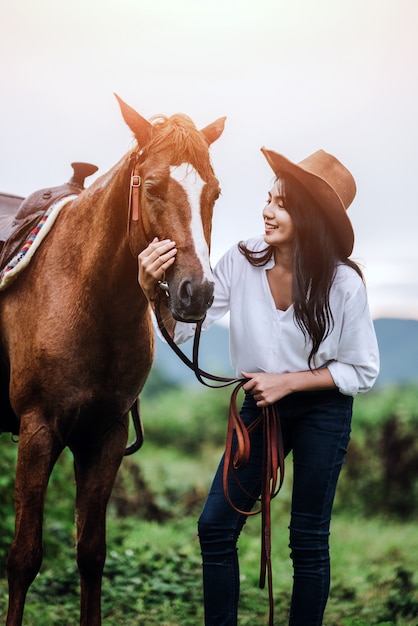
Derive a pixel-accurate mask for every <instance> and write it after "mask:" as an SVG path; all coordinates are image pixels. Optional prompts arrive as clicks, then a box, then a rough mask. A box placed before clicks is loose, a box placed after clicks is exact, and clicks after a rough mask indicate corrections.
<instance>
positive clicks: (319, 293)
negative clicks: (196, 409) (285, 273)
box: [238, 174, 363, 368]
mask: <svg viewBox="0 0 418 626" xmlns="http://www.w3.org/2000/svg"><path fill="white" fill-rule="evenodd" d="M279 180H280V183H281V195H282V196H283V201H284V205H285V208H286V211H287V212H288V213H289V215H290V217H291V218H292V221H293V225H294V228H295V239H294V247H293V282H292V300H293V308H294V315H295V319H296V322H297V324H298V325H299V327H300V328H301V330H302V332H303V334H304V335H305V337H306V336H307V335H308V336H309V337H310V339H311V341H312V349H311V352H310V354H309V359H308V364H309V367H310V368H311V367H312V364H313V363H314V362H315V355H316V353H317V352H318V350H319V346H320V345H321V343H322V341H323V340H324V339H325V338H326V337H327V335H328V334H329V333H330V332H331V330H332V327H333V324H334V319H333V316H332V311H331V307H330V303H329V294H330V290H331V285H332V281H333V279H334V275H335V270H336V267H337V264H338V263H345V264H346V265H348V266H350V267H351V268H353V269H354V270H355V271H356V272H357V273H358V274H359V276H361V278H362V279H363V275H362V272H361V269H360V267H359V266H358V265H357V264H356V263H355V262H354V261H352V260H351V259H348V258H347V257H345V256H344V255H343V254H342V253H341V252H340V250H339V246H338V241H337V240H336V237H335V235H334V233H333V230H332V226H331V225H330V224H329V222H328V220H327V218H326V215H325V213H324V212H323V211H322V209H321V207H320V206H318V204H317V202H316V201H315V200H314V198H313V197H312V196H311V194H310V193H309V192H308V191H307V190H306V189H305V188H304V187H303V186H302V185H301V184H300V183H299V182H298V181H297V180H296V179H295V178H293V177H292V176H290V175H288V174H286V175H285V176H280V179H279ZM238 247H239V250H240V252H241V253H242V254H244V256H245V257H246V258H247V260H248V261H249V262H250V263H251V264H252V265H254V266H258V267H261V266H264V265H266V264H267V263H268V261H269V260H270V259H271V258H272V257H273V253H274V249H273V247H272V246H266V248H264V249H263V250H262V251H260V252H255V251H254V250H250V249H249V248H248V247H247V246H246V244H245V242H242V241H241V242H240V243H239V244H238Z"/></svg>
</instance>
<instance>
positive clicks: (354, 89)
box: [0, 0, 418, 319]
mask: <svg viewBox="0 0 418 626" xmlns="http://www.w3.org/2000/svg"><path fill="white" fill-rule="evenodd" d="M417 28H418V2H417V1H416V0H345V1H343V0H316V1H315V2H313V1H312V0H210V2H208V1H207V0H147V1H145V0H114V1H111V0H72V1H71V2H64V1H63V0H37V2H33V0H13V2H9V1H8V0H7V1H6V0H0V75H1V98H0V191H3V192H9V193H14V194H16V195H22V196H25V195H28V194H30V193H31V192H32V191H34V190H36V189H39V188H42V187H48V186H53V185H58V184H61V183H62V182H65V181H66V180H68V178H69V177H70V176H71V173H72V171H71V168H70V163H71V162H72V161H89V162H91V163H95V164H96V165H97V166H98V167H99V174H103V173H104V172H106V171H107V170H108V169H110V168H111V167H112V166H113V165H114V164H115V163H116V162H117V161H119V159H120V158H121V156H122V155H123V154H125V153H126V152H127V151H128V150H129V149H130V148H131V147H132V137H131V132H130V130H129V129H128V128H127V127H126V125H125V124H124V122H123V120H122V117H121V114H120V111H119V108H118V105H117V102H116V99H115V98H114V95H113V93H114V92H116V93H117V94H119V96H120V97H121V98H123V99H124V100H125V101H126V102H128V104H130V105H131V106H132V107H133V108H135V109H136V110H137V111H138V112H139V113H140V114H141V115H142V116H143V117H145V118H150V117H151V116H153V115H155V114H158V113H162V114H165V115H171V114H173V113H177V112H182V113H186V114H187V115H189V116H190V117H191V118H192V119H193V121H194V122H195V124H196V126H198V127H199V128H202V127H204V126H206V125H207V124H208V123H210V122H212V121H214V120H215V119H217V118H219V117H221V116H224V115H226V116H227V121H226V126H225V131H224V133H223V135H222V137H221V138H220V139H219V140H218V141H217V142H216V143H215V144H213V146H212V148H211V155H212V161H213V165H214V168H215V173H216V175H217V177H218V178H219V180H220V183H221V188H222V196H221V198H220V199H219V200H218V202H217V204H216V206H215V213H214V220H213V236H212V252H211V258H212V262H213V263H216V261H217V260H218V258H219V257H220V255H221V254H222V253H223V252H224V251H226V250H227V249H228V248H229V247H230V246H231V245H233V244H234V243H236V242H237V241H239V240H241V239H246V238H248V237H251V236H255V235H258V234H261V233H262V232H263V222H262V218H261V212H262V209H263V206H264V204H265V200H266V197H267V192H268V190H269V189H270V187H271V184H272V180H273V174H272V171H271V170H270V168H269V166H268V164H267V162H266V161H265V159H264V157H263V155H262V154H261V152H260V148H261V146H266V147H267V148H270V149H272V150H275V151H277V152H280V153H281V154H284V155H285V156H286V157H288V158H289V159H290V160H292V161H294V162H298V161H300V160H302V159H304V158H305V157H306V156H308V155H309V154H311V153H313V152H315V151H316V150H318V149H319V148H322V149H324V150H326V151H327V152H330V153H332V154H334V155H335V156H336V157H337V158H338V159H339V160H340V161H342V162H343V163H344V165H346V167H348V169H349V170H350V171H351V172H352V174H353V176H354V178H355V180H356V183H357V196H356V198H355V200H354V202H353V204H352V206H351V207H350V209H349V216H350V218H351V220H352V223H353V226H354V230H355V233H356V243H355V247H354V252H353V255H352V257H353V258H354V259H355V260H357V261H358V262H360V263H361V265H362V267H363V268H364V273H365V277H366V282H367V287H368V292H369V302H370V308H371V311H372V314H373V316H374V317H375V318H377V317H404V318H412V319H418V242H417V232H418V206H417V204H418V202H417V193H416V188H417V183H418V175H417V169H418V121H417V113H418V38H417V36H416V33H417ZM93 180H94V177H92V178H90V179H89V181H90V182H92V181H93ZM87 182H88V181H87Z"/></svg>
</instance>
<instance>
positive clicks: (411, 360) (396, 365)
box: [374, 318, 418, 386]
mask: <svg viewBox="0 0 418 626" xmlns="http://www.w3.org/2000/svg"><path fill="white" fill-rule="evenodd" d="M374 326H375V329H376V335H377V340H378V343H379V350H380V374H379V377H378V379H377V384H378V385H379V386H383V385H391V384H400V385H402V384H408V383H417V384H418V320H404V319H393V318H381V319H377V320H375V323H374Z"/></svg>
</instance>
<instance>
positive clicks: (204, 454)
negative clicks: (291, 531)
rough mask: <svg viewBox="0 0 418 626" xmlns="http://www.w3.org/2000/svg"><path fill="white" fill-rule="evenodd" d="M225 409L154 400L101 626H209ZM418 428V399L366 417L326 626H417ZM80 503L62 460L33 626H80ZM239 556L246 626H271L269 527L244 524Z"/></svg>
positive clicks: (219, 403) (408, 393)
mask: <svg viewBox="0 0 418 626" xmlns="http://www.w3.org/2000/svg"><path fill="white" fill-rule="evenodd" d="M151 397H153V398H155V399H151ZM227 401H228V391H225V392H224V391H221V390H217V391H199V392H193V393H191V392H187V391H186V390H177V389H174V390H171V391H168V392H166V393H164V394H160V395H158V396H157V397H155V396H154V394H149V396H147V395H146V394H145V397H144V398H143V401H142V413H143V420H144V423H145V433H146V442H145V444H144V447H143V449H142V450H141V451H140V452H138V453H137V454H136V455H134V457H129V458H126V459H125V460H124V462H123V466H122V468H121V471H120V473H119V477H118V480H117V483H116V485H115V488H114V492H113V495H112V499H111V502H110V504H109V511H108V533H107V536H108V557H107V561H106V567H105V576H104V582H103V623H104V625H106V624H107V625H108V626H114V625H119V624H120V625H122V624H123V625H134V624H135V625H144V626H154V625H155V626H198V625H199V624H203V614H202V590H201V566H200V555H199V546H198V541H197V537H196V520H197V517H198V514H199V510H200V508H201V506H202V503H203V500H204V497H205V493H206V491H207V488H208V486H209V483H210V480H211V477H212V474H213V471H214V469H215V467H216V464H217V461H218V458H219V455H220V454H221V452H222V449H223V438H224V429H225V411H226V406H227ZM417 424H418V390H417V389H416V388H408V389H397V390H386V391H384V392H379V393H376V394H374V393H371V394H369V395H368V396H366V397H364V398H359V399H358V401H357V403H356V408H355V418H354V426H353V437H352V443H351V446H350V453H349V456H348V459H347V463H346V467H345V468H344V469H343V475H342V478H341V482H340V488H339V491H338V495H337V501H336V505H335V513H334V516H333V522H332V534H331V553H332V591H331V596H330V599H329V602H328V606H327V612H326V616H325V620H324V626H372V625H378V624H379V625H383V624H385V625H389V624H392V625H394V626H395V625H396V626H417V625H418V574H417V567H416V564H417V562H418V531H417V516H418V499H417V495H418V494H417V491H418V467H417V465H418V463H417V459H418V445H417V444H416V443H415V433H416V427H417ZM0 448H1V455H0V456H1V461H0V468H1V474H0V501H1V509H2V511H1V512H2V516H1V521H0V550H1V552H0V565H1V571H0V576H1V577H0V620H2V622H3V623H4V621H5V612H6V606H7V585H6V580H5V578H4V563H5V556H6V553H7V547H8V545H9V543H10V538H11V535H12V524H13V510H12V484H13V464H14V459H15V451H16V446H15V445H14V444H13V443H11V442H10V438H9V437H8V435H2V436H1V437H0ZM396 450H397V452H396ZM286 471H287V475H286V479H285V485H284V488H283V490H282V492H281V493H280V494H279V496H278V497H277V498H276V500H275V501H274V502H273V507H272V512H273V553H272V560H273V585H274V596H275V624H276V626H285V625H286V624H287V611H288V604H289V598H290V592H291V584H292V570H291V562H290V559H289V549H288V547H287V544H288V530H287V526H288V518H289V498H290V489H291V478H292V477H291V468H290V463H289V464H288V467H287V469H286ZM73 498H74V485H73V480H72V463H71V457H70V455H69V454H67V453H65V454H64V455H63V456H62V458H61V459H60V461H59V464H58V465H57V467H56V468H55V470H54V473H53V475H52V478H51V484H50V488H49V493H48V499H47V504H46V513H45V532H44V543H45V555H44V562H43V565H42V568H41V572H40V574H39V575H38V577H37V578H36V580H35V582H34V583H33V585H32V587H31V589H30V592H29V594H28V598H27V603H26V609H25V618H24V625H25V626H51V625H53V624H54V625H55V624H56V625H59V626H67V625H68V626H70V625H71V626H72V625H75V624H77V623H78V578H77V572H76V565H75V559H74V524H73ZM239 549H240V565H241V606H240V621H239V624H240V626H249V625H250V624H251V626H254V625H255V626H258V625H260V626H261V625H263V624H266V623H267V615H268V595H267V590H266V589H259V588H258V570H259V558H260V519H259V517H255V518H251V519H250V520H249V521H248V523H247V525H246V527H245V528H244V531H243V534H242V536H241V538H240V543H239Z"/></svg>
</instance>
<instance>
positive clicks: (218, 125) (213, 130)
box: [200, 117, 226, 145]
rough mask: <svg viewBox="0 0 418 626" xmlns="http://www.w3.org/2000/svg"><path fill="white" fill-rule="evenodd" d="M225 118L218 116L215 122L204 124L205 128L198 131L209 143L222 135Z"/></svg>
mask: <svg viewBox="0 0 418 626" xmlns="http://www.w3.org/2000/svg"><path fill="white" fill-rule="evenodd" d="M225 120H226V117H220V118H219V119H218V120H216V121H215V122H212V124H209V125H208V126H205V128H202V129H201V131H200V132H201V133H202V134H203V135H204V136H205V138H206V141H207V142H208V144H209V145H210V144H211V143H213V142H214V141H216V140H217V139H219V137H220V136H221V135H222V133H223V131H224V126H225Z"/></svg>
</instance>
